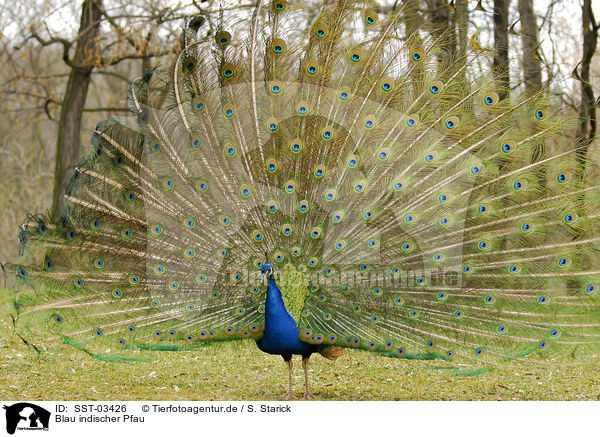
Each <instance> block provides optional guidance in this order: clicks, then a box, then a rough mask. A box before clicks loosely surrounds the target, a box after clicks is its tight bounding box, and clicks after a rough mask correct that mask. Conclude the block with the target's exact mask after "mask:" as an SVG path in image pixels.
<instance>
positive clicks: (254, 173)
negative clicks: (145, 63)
mask: <svg viewBox="0 0 600 437" xmlns="http://www.w3.org/2000/svg"><path fill="white" fill-rule="evenodd" d="M414 3H416V2H403V3H398V2H397V3H396V4H395V5H394V6H389V5H388V6H386V5H377V4H376V3H374V2H372V1H370V0H322V1H321V2H319V4H313V3H310V4H309V5H307V4H305V3H301V2H293V1H291V0H289V1H288V0H258V1H256V2H254V3H252V4H241V3H240V4H239V5H238V4H236V5H235V6H234V7H225V6H222V7H220V8H217V10H208V9H207V10H204V11H202V12H200V13H199V14H198V15H196V16H193V17H190V18H188V19H187V20H186V21H185V23H184V26H183V30H182V33H181V37H180V50H179V52H178V54H177V55H176V56H174V58H173V60H172V63H171V65H170V66H167V67H159V66H157V67H156V68H154V69H153V70H152V71H149V72H147V73H146V74H144V75H143V76H141V77H139V78H137V79H135V80H133V82H132V84H131V86H130V88H129V91H128V96H127V105H128V107H129V109H130V110H131V116H130V117H124V118H122V119H110V120H107V121H104V122H101V123H100V124H98V126H97V127H96V129H95V130H94V132H93V136H92V145H91V152H90V154H89V155H88V156H87V157H86V158H85V159H83V161H82V162H81V163H80V165H79V166H78V167H77V168H76V169H75V172H74V175H73V177H72V180H71V182H70V184H69V186H68V189H67V193H66V196H65V205H66V210H67V212H68V213H67V215H66V216H65V217H60V218H52V217H51V216H50V215H46V214H30V215H28V216H27V218H26V220H25V222H24V224H23V225H22V227H21V231H20V247H21V253H22V255H21V257H20V259H19V260H18V261H17V262H15V263H13V264H10V265H8V268H7V271H9V272H10V273H11V276H12V277H13V278H14V280H15V282H16V284H15V290H16V292H15V296H14V314H13V316H14V320H15V329H16V332H17V333H18V334H19V335H20V336H21V337H22V338H23V339H24V340H26V341H27V342H28V343H29V344H32V345H33V344H35V341H34V340H33V339H34V338H36V336H37V338H40V339H47V338H59V339H62V340H63V341H64V342H66V343H68V344H70V345H73V346H74V347H76V348H78V349H80V350H82V351H85V352H87V353H88V354H90V355H92V356H94V357H96V358H100V359H105V360H113V359H125V360H127V359H130V360H134V359H136V358H132V357H131V351H139V350H140V349H141V350H171V351H172V350H189V349H200V348H203V347H205V345H207V344H209V343H216V342H222V341H234V340H244V339H251V340H254V341H255V342H256V345H257V346H258V348H259V349H260V350H261V351H263V352H266V353H269V354H275V355H281V356H282V357H283V360H284V362H285V364H286V365H287V367H288V370H289V388H288V391H287V394H286V397H287V398H292V397H293V396H294V392H293V387H292V356H293V355H300V356H301V357H302V365H303V369H304V372H305V379H306V394H305V397H307V398H312V397H313V396H312V394H311V392H310V389H309V382H308V365H309V359H310V357H311V355H313V354H321V355H323V356H324V357H326V358H328V359H331V360H335V359H336V358H338V357H339V356H340V355H342V353H343V351H344V349H345V348H353V349H362V350H365V351H371V352H373V353H376V354H379V355H381V356H386V357H391V358H402V359H419V360H434V359H437V360H438V361H439V362H440V363H443V364H444V365H445V366H446V367H448V368H454V369H458V370H459V371H460V370H462V371H465V372H472V373H477V372H486V371H489V370H492V369H494V368H495V367H497V366H506V365H508V364H507V363H511V362H525V363H542V364H544V363H549V362H550V360H551V359H553V358H555V357H559V356H568V355H574V354H575V351H577V350H585V351H588V352H586V353H594V351H595V349H597V346H598V343H599V342H600V295H599V293H598V287H599V286H600V271H599V270H598V266H600V255H599V253H598V243H599V240H600V237H598V235H600V234H599V231H600V229H599V226H598V225H599V221H598V217H599V215H598V214H599V213H598V205H599V199H600V196H599V194H600V191H599V187H600V175H599V174H598V172H597V169H596V168H595V167H594V165H593V161H592V160H591V159H587V158H586V157H585V154H582V151H583V150H584V149H585V150H587V147H588V144H587V143H585V142H583V141H578V140H573V139H572V137H571V136H570V131H572V130H573V127H574V126H575V125H576V123H577V120H576V119H575V117H574V116H573V114H572V113H570V112H569V111H567V110H565V109H563V108H562V105H561V104H560V101H559V99H558V98H557V97H556V95H555V94H553V93H552V92H549V91H540V92H536V93H532V92H523V93H517V92H515V91H513V92H509V90H508V89H506V85H503V83H502V82H500V81H498V80H497V79H496V77H495V75H494V71H493V70H492V69H491V67H489V66H488V65H490V64H491V51H490V50H488V49H486V48H485V47H484V44H482V43H480V42H479V40H478V36H477V34H475V35H473V37H472V38H471V42H470V44H469V47H468V50H466V51H460V50H451V49H450V47H451V45H450V42H451V40H452V32H451V30H449V29H445V28H440V27H439V23H437V24H436V23H433V22H431V21H428V20H426V19H424V18H423V17H422V16H421V15H420V14H419V13H418V11H416V9H415V6H414ZM582 156H583V158H582ZM136 353H137V352H136Z"/></svg>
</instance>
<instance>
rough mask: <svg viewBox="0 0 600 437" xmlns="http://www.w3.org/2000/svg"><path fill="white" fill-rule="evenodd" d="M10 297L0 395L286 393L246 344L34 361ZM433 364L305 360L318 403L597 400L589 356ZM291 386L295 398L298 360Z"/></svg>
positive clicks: (263, 396)
mask: <svg viewBox="0 0 600 437" xmlns="http://www.w3.org/2000/svg"><path fill="white" fill-rule="evenodd" d="M9 296H10V292H8V291H5V290H0V313H1V316H0V399H7V400H10V399H14V400H17V399H18V400H242V399H243V400H279V399H281V396H282V395H283V394H284V393H285V391H286V389H287V369H286V368H285V366H284V364H283V360H282V359H281V357H277V356H271V355H266V354H264V353H262V352H260V351H259V350H258V349H257V348H256V346H255V345H254V343H253V342H251V341H248V342H243V343H236V344H223V345H220V346H208V347H207V348H206V349H203V350H198V351H193V352H148V353H146V352H144V353H143V354H140V356H143V357H146V358H147V359H148V361H144V362H134V363H124V362H116V363H115V362H104V361H99V360H96V359H93V358H90V357H89V356H88V355H86V354H85V353H83V352H81V351H78V350H76V349H75V348H73V347H71V346H68V345H66V344H64V343H56V344H53V345H50V344H48V345H46V350H44V351H43V352H42V354H41V355H40V356H39V357H38V356H37V354H36V353H34V352H32V351H31V350H29V349H28V348H27V347H26V346H25V345H24V344H23V343H22V342H21V340H20V339H19V338H18V337H16V336H13V335H12V329H11V323H12V322H11V319H10V317H9V316H8V315H7V310H8V308H9V304H8V302H9ZM446 364H447V363H445V362H437V361H424V362H423V361H411V360H398V359H392V358H383V357H379V356H375V355H372V354H369V353H367V352H359V351H352V350H347V351H346V353H345V354H344V355H343V356H342V357H341V358H340V359H338V360H337V361H336V362H330V361H328V360H326V359H325V358H323V357H321V356H318V355H316V356H314V358H313V359H312V360H311V367H310V378H311V388H312V391H313V394H314V395H315V396H316V398H317V399H318V400H575V399H577V400H598V399H600V369H599V367H598V365H597V362H596V360H592V359H590V360H589V361H588V362H584V363H581V364H579V365H567V364H568V362H565V363H562V364H561V363H557V365H555V366H552V367H551V368H538V367H536V368H526V367H512V368H511V367H507V368H504V369H498V370H495V371H493V372H491V373H486V374H483V375H477V376H457V375H455V374H454V373H451V372H449V371H444V370H436V369H435V367H437V366H444V365H446ZM294 365H295V368H294V384H295V392H296V394H297V395H301V394H302V393H303V387H304V386H303V384H304V376H303V372H302V368H301V365H300V359H299V358H295V359H294Z"/></svg>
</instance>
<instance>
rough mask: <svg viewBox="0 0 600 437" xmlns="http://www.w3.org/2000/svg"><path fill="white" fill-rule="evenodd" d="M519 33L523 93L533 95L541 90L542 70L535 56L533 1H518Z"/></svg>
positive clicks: (535, 27) (535, 29)
mask: <svg viewBox="0 0 600 437" xmlns="http://www.w3.org/2000/svg"><path fill="white" fill-rule="evenodd" d="M519 16H520V18H521V33H522V34H523V71H524V73H525V92H526V93H527V94H530V95H531V94H533V93H536V92H538V91H539V90H540V89H541V88H542V68H541V62H540V60H539V58H538V55H537V50H538V47H539V40H538V26H537V20H536V16H535V12H534V10H533V0H519Z"/></svg>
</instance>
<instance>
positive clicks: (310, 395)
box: [304, 391, 316, 400]
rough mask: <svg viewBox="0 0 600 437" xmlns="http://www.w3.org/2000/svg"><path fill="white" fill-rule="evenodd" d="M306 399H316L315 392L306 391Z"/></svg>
mask: <svg viewBox="0 0 600 437" xmlns="http://www.w3.org/2000/svg"><path fill="white" fill-rule="evenodd" d="M304 399H309V400H313V399H316V398H315V397H314V396H313V394H312V393H311V392H309V391H307V392H306V393H304Z"/></svg>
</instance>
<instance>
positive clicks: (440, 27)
mask: <svg viewBox="0 0 600 437" xmlns="http://www.w3.org/2000/svg"><path fill="white" fill-rule="evenodd" d="M427 4H428V6H429V12H430V14H431V22H432V23H433V24H434V25H435V27H434V34H435V35H436V36H441V35H442V33H443V32H445V31H446V30H448V32H447V33H446V35H445V38H444V39H443V40H442V41H441V43H442V47H444V48H445V49H446V51H447V52H448V59H452V58H453V57H454V54H455V53H456V30H455V28H454V23H453V22H452V19H451V17H450V8H449V7H448V3H447V2H446V0H427Z"/></svg>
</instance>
